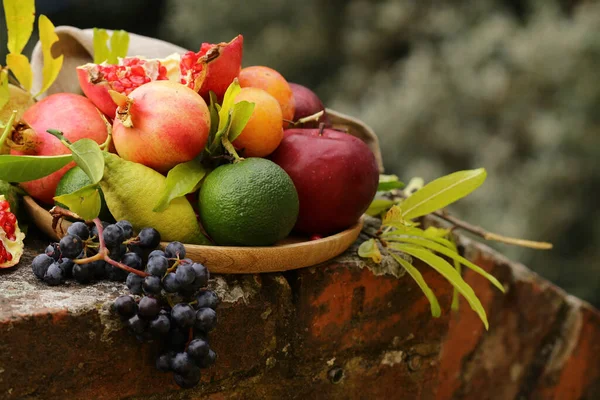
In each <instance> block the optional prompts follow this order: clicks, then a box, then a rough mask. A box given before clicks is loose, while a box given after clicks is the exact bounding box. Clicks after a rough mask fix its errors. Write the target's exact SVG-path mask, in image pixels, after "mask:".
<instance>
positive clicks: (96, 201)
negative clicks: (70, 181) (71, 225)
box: [54, 184, 102, 220]
mask: <svg viewBox="0 0 600 400" xmlns="http://www.w3.org/2000/svg"><path fill="white" fill-rule="evenodd" d="M54 200H55V201H56V202H58V203H61V204H64V205H65V206H67V207H68V208H69V210H70V211H72V212H74V213H75V214H77V215H79V216H80V217H81V218H83V219H85V220H92V219H94V218H96V217H97V216H98V215H99V214H100V208H101V206H102V199H101V198H100V191H99V187H98V185H97V184H91V185H87V186H84V187H82V188H81V189H79V190H77V191H75V192H73V193H69V194H63V195H62V196H56V197H54Z"/></svg>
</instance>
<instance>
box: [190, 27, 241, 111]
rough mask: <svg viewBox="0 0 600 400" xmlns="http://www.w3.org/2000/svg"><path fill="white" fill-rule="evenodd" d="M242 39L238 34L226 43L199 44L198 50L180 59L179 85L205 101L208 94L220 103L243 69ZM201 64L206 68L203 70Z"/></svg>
mask: <svg viewBox="0 0 600 400" xmlns="http://www.w3.org/2000/svg"><path fill="white" fill-rule="evenodd" d="M243 48H244V37H243V36H242V35H238V36H236V37H235V38H233V39H232V40H231V41H230V42H229V43H224V42H223V43H219V44H210V43H202V46H201V47H200V51H199V52H197V53H194V52H193V51H188V52H187V53H185V54H184V55H183V56H182V57H181V83H183V84H184V85H186V86H188V87H190V88H192V89H193V90H195V91H196V92H198V93H200V95H201V96H202V97H203V98H204V99H205V100H207V101H208V97H209V91H213V92H214V93H215V94H216V95H217V98H218V99H219V100H222V99H223V96H224V95H225V91H226V90H227V88H228V87H229V85H230V84H231V82H233V80H234V79H235V78H236V77H237V76H238V74H239V73H240V70H241V67H242V54H243ZM204 65H207V67H206V70H205V69H204Z"/></svg>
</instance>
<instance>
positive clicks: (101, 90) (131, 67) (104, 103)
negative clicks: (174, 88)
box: [77, 55, 179, 119]
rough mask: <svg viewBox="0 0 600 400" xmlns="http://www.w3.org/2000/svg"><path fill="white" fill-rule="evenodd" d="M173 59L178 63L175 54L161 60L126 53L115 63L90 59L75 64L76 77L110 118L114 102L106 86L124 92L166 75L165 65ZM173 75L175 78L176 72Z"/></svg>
mask: <svg viewBox="0 0 600 400" xmlns="http://www.w3.org/2000/svg"><path fill="white" fill-rule="evenodd" d="M173 62H175V63H176V65H179V56H178V55H175V56H172V57H169V58H167V59H165V60H144V59H141V58H138V57H127V58H124V59H122V60H120V62H119V64H118V65H112V64H106V63H102V64H92V63H90V64H85V65H82V66H79V67H77V78H79V86H81V90H83V93H84V94H85V95H86V96H87V97H88V98H89V99H90V100H91V101H92V102H93V103H94V105H95V106H96V107H98V108H99V109H100V111H102V112H103V113H104V114H105V115H106V116H107V117H109V118H111V119H112V118H114V117H115V111H116V110H117V105H116V104H115V102H114V101H113V100H112V98H111V97H110V95H109V94H108V90H109V89H110V90H114V91H117V92H119V93H123V94H125V95H128V94H129V93H131V92H132V91H133V90H134V89H135V88H137V87H139V86H140V85H143V84H144V83H148V82H150V81H156V80H166V79H169V75H170V74H169V72H170V71H169V70H168V69H167V65H170V64H173ZM170 68H171V66H170ZM171 69H172V68H171ZM176 72H177V71H176ZM175 79H178V75H177V76H176V78H175Z"/></svg>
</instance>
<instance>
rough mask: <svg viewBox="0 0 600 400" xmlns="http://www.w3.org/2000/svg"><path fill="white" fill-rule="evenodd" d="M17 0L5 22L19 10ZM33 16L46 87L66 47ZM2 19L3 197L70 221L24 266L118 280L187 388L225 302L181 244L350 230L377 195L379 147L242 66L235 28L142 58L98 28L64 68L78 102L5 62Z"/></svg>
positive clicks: (17, 244)
mask: <svg viewBox="0 0 600 400" xmlns="http://www.w3.org/2000/svg"><path fill="white" fill-rule="evenodd" d="M23 4H24V3H20V5H19V7H13V8H14V9H13V10H12V11H11V12H12V13H14V12H16V13H17V14H18V13H21V14H22V15H7V22H10V21H12V20H13V19H15V18H16V19H19V20H21V21H22V20H23V18H26V16H27V18H29V17H28V15H29V13H27V12H26V11H27V10H26V8H27V6H25V5H23ZM31 7H33V5H31ZM24 10H25V11H24ZM9 14H10V13H9ZM39 22H40V41H41V43H42V46H43V47H44V49H46V53H44V64H45V65H44V68H46V65H47V66H48V68H47V70H49V71H50V72H49V73H47V74H45V75H44V82H43V88H42V89H43V90H42V91H41V92H43V91H45V90H46V89H48V88H49V87H50V86H51V85H52V81H53V80H54V79H55V78H56V77H57V75H58V71H59V70H60V69H61V67H62V62H63V59H62V58H63V56H58V57H55V56H53V55H52V54H51V52H49V51H48V49H49V48H51V47H52V45H53V44H54V43H55V42H56V41H57V40H58V37H57V36H56V34H55V33H54V27H53V26H52V24H51V23H50V21H49V20H47V18H45V17H44V16H40V19H39ZM31 23H33V19H32V20H31ZM42 24H44V26H42ZM8 27H9V44H10V43H13V42H14V40H15V38H17V39H18V40H19V41H20V43H18V45H17V46H16V47H15V46H10V45H9V50H10V52H11V54H10V55H9V57H8V58H7V61H8V62H7V67H6V68H3V69H2V71H1V72H2V75H1V76H0V79H1V80H2V82H1V83H2V85H0V91H1V90H2V88H4V89H6V90H4V91H3V92H1V93H0V94H1V95H2V96H1V97H0V100H1V101H2V104H1V106H2V107H3V111H5V110H4V107H6V106H9V107H11V106H13V104H14V101H15V100H16V99H17V97H19V96H20V97H19V99H21V98H25V99H28V98H29V99H31V101H29V100H28V101H20V103H19V104H20V105H21V108H19V109H13V110H10V112H8V113H4V114H3V116H4V117H5V120H3V121H2V122H3V126H2V134H1V135H0V150H1V151H0V153H1V155H0V180H1V181H0V182H2V185H4V186H3V187H2V188H3V193H5V194H6V195H7V196H9V195H14V193H13V192H15V191H17V192H20V193H21V194H25V195H27V196H29V197H30V198H32V199H34V201H35V202H36V203H37V205H38V207H45V209H46V210H48V211H46V212H47V213H49V215H51V216H52V217H53V226H54V227H55V228H56V226H57V224H58V223H59V222H61V221H62V220H65V219H66V220H68V221H69V225H68V228H67V229H66V232H63V231H60V230H59V229H55V231H56V233H57V236H58V238H59V239H58V240H57V241H55V242H52V243H50V244H49V245H48V247H47V248H46V249H45V251H44V252H43V253H42V254H39V255H37V256H36V257H35V258H34V259H33V261H32V263H31V271H32V273H33V275H35V277H37V278H38V279H39V281H41V282H43V283H44V284H47V285H49V286H56V285H61V284H65V283H66V282H68V281H75V282H76V284H93V283H94V282H97V281H100V280H111V281H117V282H124V284H125V286H126V287H127V288H128V291H129V293H128V294H124V295H122V296H120V297H118V298H117V299H116V301H115V303H114V307H113V308H114V311H115V314H116V315H118V316H119V317H120V318H121V319H122V321H123V324H124V325H125V326H126V327H127V328H128V329H129V331H131V332H132V333H133V334H134V335H135V336H136V337H137V338H138V339H139V340H140V341H151V342H154V343H156V345H157V346H159V347H160V356H159V357H158V359H157V362H156V366H157V368H158V369H159V370H160V371H165V372H166V371H170V372H173V373H174V380H175V382H176V383H177V384H178V385H179V386H181V387H192V386H195V385H196V384H197V383H198V382H199V380H200V369H201V368H207V367H209V366H210V365H212V364H213V363H214V362H215V360H216V354H215V352H214V351H213V350H212V349H211V348H210V345H209V341H208V334H209V332H210V331H211V330H212V329H213V328H214V327H215V325H216V312H215V309H216V308H217V305H218V303H219V298H218V296H217V295H216V294H215V292H213V291H211V290H210V289H209V285H210V282H209V277H210V275H209V272H208V269H207V267H206V266H205V265H204V264H203V263H200V262H198V260H194V259H191V258H188V257H186V256H188V254H187V247H188V246H193V245H210V246H237V247H253V246H254V247H256V246H259V247H265V246H267V247H268V246H272V245H274V244H276V243H278V242H280V241H281V240H283V239H285V238H287V237H288V236H290V235H297V236H300V237H303V238H304V239H303V240H305V241H309V238H312V240H313V241H314V240H315V239H319V238H322V237H326V236H330V235H333V234H335V233H338V232H341V231H344V230H345V229H347V228H349V227H351V226H353V225H356V224H357V222H358V221H359V219H360V217H361V215H362V214H363V213H364V212H365V211H366V210H367V208H368V206H369V204H370V203H371V200H372V199H373V197H374V196H375V192H376V190H377V187H378V181H379V167H378V165H377V162H376V160H375V156H374V155H373V153H372V151H371V150H370V149H369V147H368V146H367V145H366V144H365V143H363V142H362V141H361V140H359V139H357V138H355V137H353V136H352V135H350V134H348V133H347V132H343V131H339V130H336V129H334V127H333V126H332V124H331V123H330V121H329V119H328V117H327V112H326V110H325V107H324V106H323V103H322V102H321V101H320V100H319V98H318V97H317V95H316V94H315V93H314V92H312V91H311V90H310V89H308V88H306V87H303V86H301V85H298V84H290V83H289V82H288V81H287V80H286V79H285V78H284V77H283V76H282V75H281V74H280V73H279V72H277V71H276V70H274V69H272V68H269V67H266V66H249V67H242V54H243V37H242V35H238V36H237V37H235V38H233V39H232V40H230V41H229V42H223V43H218V44H210V43H203V44H202V45H201V46H200V50H199V51H198V52H193V51H188V52H185V53H183V54H173V55H170V56H168V57H165V58H163V59H148V58H145V57H143V55H140V56H135V57H128V56H126V54H127V41H128V36H127V33H126V32H122V31H116V32H114V33H113V34H112V37H110V44H111V47H110V48H109V47H108V45H107V40H108V39H109V35H108V34H107V33H106V32H105V31H104V30H101V29H95V30H94V46H95V48H94V50H95V51H94V53H95V54H94V62H93V63H87V64H85V65H81V66H79V67H77V68H76V70H75V71H73V73H74V76H76V77H77V80H78V82H79V85H80V88H81V91H82V92H83V94H84V95H80V94H76V93H53V94H50V95H48V96H46V97H44V98H43V99H37V98H36V97H37V94H36V95H34V96H32V95H31V93H30V92H31V89H32V83H31V82H30V79H29V76H30V75H31V74H32V72H31V70H28V69H27V68H28V67H29V65H28V62H27V63H26V64H23V63H15V62H14V59H16V58H18V59H20V60H23V59H25V60H26V59H27V58H26V57H25V56H23V55H22V54H21V51H22V49H23V46H21V45H24V43H21V42H22V38H23V32H22V30H23V24H20V25H18V26H16V25H14V24H11V23H8ZM15 31H17V32H18V33H20V34H15ZM25 42H26V41H25ZM41 92H40V93H41ZM13 107H14V106H13ZM9 191H10V193H9ZM328 204H329V206H327V205H328ZM0 222H1V225H0V227H1V229H0V239H1V241H0V267H10V266H14V265H16V264H17V263H18V261H19V257H20V255H21V253H22V251H23V237H24V235H23V234H22V233H21V232H20V230H19V227H18V224H17V218H16V216H15V214H14V213H11V212H10V208H9V203H8V201H7V200H5V198H4V196H1V197H0ZM61 224H62V222H61ZM61 226H62V225H61ZM356 234H358V232H356ZM354 237H355V236H354ZM346 247H347V245H346V246H345V247H344V248H340V249H338V250H337V252H338V253H339V252H341V251H343V250H344V249H345V248H346Z"/></svg>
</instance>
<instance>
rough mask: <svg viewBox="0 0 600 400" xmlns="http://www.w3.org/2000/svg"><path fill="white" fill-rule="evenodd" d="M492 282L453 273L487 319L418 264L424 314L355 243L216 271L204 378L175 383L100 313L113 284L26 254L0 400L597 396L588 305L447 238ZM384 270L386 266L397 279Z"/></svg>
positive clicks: (598, 374)
mask: <svg viewBox="0 0 600 400" xmlns="http://www.w3.org/2000/svg"><path fill="white" fill-rule="evenodd" d="M461 242H462V244H463V246H464V247H465V250H466V255H467V257H468V258H469V259H471V260H473V261H474V262H476V263H477V264H478V265H480V266H481V267H483V268H485V269H486V270H488V271H490V272H491V273H493V274H494V275H495V276H497V277H498V278H499V279H500V280H501V282H503V283H504V284H505V286H506V287H507V289H508V290H507V294H506V295H502V294H501V293H500V292H499V291H497V290H496V289H495V288H493V287H492V286H491V285H490V284H489V283H488V282H487V281H485V280H484V279H482V278H481V277H479V276H477V275H475V274H473V273H470V272H466V273H465V277H466V279H467V280H468V282H469V283H470V284H471V285H472V286H473V288H474V290H475V291H476V293H477V294H478V295H479V297H480V298H481V300H482V303H483V304H484V307H485V308H486V311H487V313H488V317H489V320H490V331H489V332H485V330H484V328H483V326H482V325H481V323H480V322H479V320H478V319H477V316H476V315H475V314H474V313H473V312H472V311H471V310H470V309H469V307H468V305H467V304H461V309H460V311H459V312H458V313H451V312H450V310H449V305H450V301H451V296H452V291H451V287H450V285H449V284H447V283H446V282H445V281H444V280H443V279H442V278H441V277H440V276H439V275H437V274H436V273H435V272H433V271H432V270H431V269H430V268H427V267H425V266H422V265H421V266H420V270H421V271H422V273H423V275H424V277H425V279H426V280H427V282H428V283H429V284H430V286H431V287H432V288H433V290H434V291H435V292H436V294H437V295H438V299H439V301H440V304H441V305H442V307H443V315H442V317H441V318H438V319H433V318H431V316H430V313H429V306H428V303H427V300H426V299H425V297H424V296H423V295H422V293H421V291H420V290H419V288H418V287H417V286H416V284H415V283H414V282H413V281H412V280H411V279H410V278H409V277H402V276H400V274H398V273H397V271H393V270H385V269H377V270H375V272H376V274H374V273H373V266H372V265H370V264H368V263H365V262H363V261H362V260H360V259H358V258H357V257H356V256H355V255H354V254H355V250H356V247H354V248H352V249H350V250H349V251H348V252H346V253H345V254H344V255H342V256H340V257H338V258H336V259H334V260H331V261H330V262H328V263H326V264H324V265H320V266H317V267H312V268H307V269H301V270H297V271H290V272H287V273H285V274H279V273H277V274H264V275H243V276H217V277H216V278H215V279H214V280H213V282H212V284H213V285H214V287H215V289H216V290H217V291H219V293H220V294H221V296H222V297H223V303H222V305H221V307H220V309H219V320H220V322H219V327H218V329H217V331H216V332H215V333H214V334H213V339H212V344H213V347H214V348H215V351H216V352H217V353H218V355H219V360H218V363H217V365H216V366H215V367H213V368H211V369H209V370H207V371H206V373H205V374H204V376H203V383H204V384H203V385H202V386H201V387H198V388H196V389H192V390H180V389H178V388H177V387H176V386H175V385H174V383H173V381H172V375H171V374H162V373H160V372H158V371H156V370H155V368H154V354H153V353H152V348H151V346H150V345H140V344H139V343H138V342H137V341H136V339H135V338H133V337H132V336H130V335H129V334H128V333H127V332H126V331H125V330H123V329H121V326H120V323H119V321H118V320H116V319H115V318H114V317H113V316H112V315H111V314H110V312H109V311H108V310H109V306H110V303H111V301H112V299H114V298H115V297H116V296H118V295H119V294H120V293H122V292H123V291H124V285H122V284H115V283H110V282H103V283H98V284H96V285H92V286H82V285H79V284H77V283H70V284H69V285H65V286H61V287H58V288H50V287H48V286H45V285H43V284H40V283H39V282H38V281H37V280H36V279H35V278H34V277H33V275H32V273H31V272H30V269H29V267H28V264H29V261H30V260H31V257H32V255H33V254H35V252H39V251H41V249H43V248H44V247H45V245H46V243H45V241H43V240H42V241H40V240H29V241H28V252H27V255H26V257H25V258H24V260H23V263H22V264H23V266H22V267H21V268H19V269H16V270H14V271H8V272H2V273H1V274H0V399H30V398H31V399H38V398H40V399H64V398H69V399H90V398H94V399H118V398H139V399H197V398H210V399H245V398H269V399H270V398H278V399H279V398H285V399H287V398H289V399H295V398H298V399H302V398H324V399H348V398H351V399H362V398H373V399H376V398H382V399H383V398H385V399H388V398H399V399H404V398H406V399H414V398H422V399H434V398H437V399H449V398H490V399H496V398H497V399H506V398H534V399H537V398H539V399H565V398H590V399H591V398H594V397H597V396H598V395H599V394H600V362H598V359H599V357H600V342H598V340H597V337H599V336H600V313H599V312H598V311H597V310H595V309H593V308H592V307H591V306H589V305H588V304H586V303H584V302H582V301H580V300H578V299H576V298H573V297H571V296H569V295H567V294H565V293H564V292H563V291H561V290H560V289H558V288H556V287H555V286H553V285H551V284H550V283H549V282H547V281H545V280H543V279H541V278H540V277H539V276H537V275H536V274H534V273H532V272H530V271H529V270H527V269H526V268H525V267H523V266H522V265H520V264H516V263H513V262H510V261H509V260H507V259H506V258H504V257H502V256H501V255H499V254H497V253H495V252H494V251H492V250H491V249H489V248H487V247H486V246H484V245H481V244H479V243H476V242H472V241H469V240H467V239H466V238H461ZM394 275H398V276H400V277H399V278H397V277H396V276H394Z"/></svg>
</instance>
